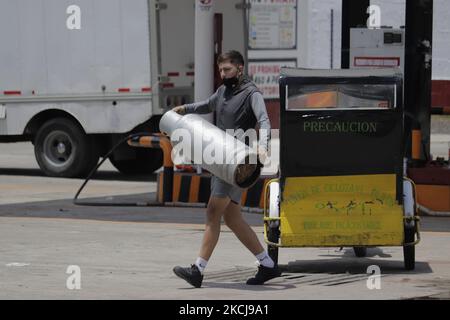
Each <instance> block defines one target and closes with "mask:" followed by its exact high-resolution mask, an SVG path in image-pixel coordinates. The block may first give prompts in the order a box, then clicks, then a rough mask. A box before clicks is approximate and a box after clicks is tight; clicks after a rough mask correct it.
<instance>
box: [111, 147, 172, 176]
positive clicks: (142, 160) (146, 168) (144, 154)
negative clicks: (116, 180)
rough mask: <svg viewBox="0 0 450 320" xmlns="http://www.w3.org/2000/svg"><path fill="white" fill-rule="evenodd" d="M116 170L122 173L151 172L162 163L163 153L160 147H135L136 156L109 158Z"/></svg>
mask: <svg viewBox="0 0 450 320" xmlns="http://www.w3.org/2000/svg"><path fill="white" fill-rule="evenodd" d="M109 160H110V161H111V163H112V164H113V166H114V167H116V169H117V170H119V171H120V172H121V173H123V174H152V173H153V172H155V170H157V169H159V168H161V167H162V165H163V153H162V151H161V150H160V149H139V148H136V158H135V159H126V160H115V159H114V157H113V156H111V157H110V158H109Z"/></svg>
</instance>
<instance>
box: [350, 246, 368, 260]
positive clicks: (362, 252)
mask: <svg viewBox="0 0 450 320" xmlns="http://www.w3.org/2000/svg"><path fill="white" fill-rule="evenodd" d="M353 251H354V252H355V256H357V257H358V258H365V257H367V248H366V247H353Z"/></svg>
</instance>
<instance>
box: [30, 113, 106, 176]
mask: <svg viewBox="0 0 450 320" xmlns="http://www.w3.org/2000/svg"><path fill="white" fill-rule="evenodd" d="M34 153H35V156H36V160H37V162H38V164H39V167H40V168H41V169H42V171H44V173H45V174H46V175H48V176H51V177H67V178H73V177H85V176H86V175H88V174H89V172H90V171H91V170H92V169H93V168H94V166H95V165H96V164H97V162H98V159H99V154H98V152H97V151H96V148H95V144H94V141H93V139H92V138H91V137H89V136H88V135H86V133H85V132H84V130H83V129H82V128H81V127H80V126H79V125H78V124H77V123H75V122H74V121H72V120H69V119H66V118H55V119H51V120H49V121H47V122H45V123H44V125H43V126H42V127H41V128H40V129H39V130H38V132H37V134H36V137H35V140H34Z"/></svg>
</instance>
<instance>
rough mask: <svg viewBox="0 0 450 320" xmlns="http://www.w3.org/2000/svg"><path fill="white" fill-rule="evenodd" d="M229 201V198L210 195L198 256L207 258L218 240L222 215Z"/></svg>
mask: <svg viewBox="0 0 450 320" xmlns="http://www.w3.org/2000/svg"><path fill="white" fill-rule="evenodd" d="M229 203H230V198H228V197H227V198H217V197H211V198H210V199H209V202H208V207H207V209H206V226H205V232H204V234H203V241H202V245H201V248H200V254H199V257H201V258H202V259H205V260H206V261H208V260H209V258H210V257H211V255H212V253H213V251H214V248H215V247H216V245H217V242H218V241H219V234H220V224H221V219H222V215H223V213H224V211H225V209H226V208H227V206H228V204H229Z"/></svg>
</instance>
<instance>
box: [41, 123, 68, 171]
mask: <svg viewBox="0 0 450 320" xmlns="http://www.w3.org/2000/svg"><path fill="white" fill-rule="evenodd" d="M43 146H44V148H43V151H44V158H45V160H46V161H47V162H48V163H49V164H50V165H51V166H53V167H55V168H58V169H61V170H62V169H65V168H67V167H68V166H70V165H71V164H72V162H73V159H74V156H75V154H76V145H75V143H74V142H73V140H72V138H71V137H70V136H69V135H68V134H67V133H65V132H63V131H53V132H51V133H50V134H49V135H48V136H47V137H46V138H45V140H44V144H43Z"/></svg>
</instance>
